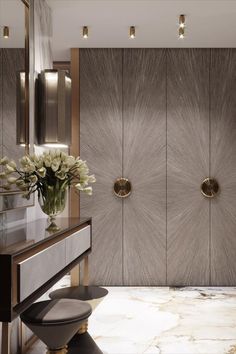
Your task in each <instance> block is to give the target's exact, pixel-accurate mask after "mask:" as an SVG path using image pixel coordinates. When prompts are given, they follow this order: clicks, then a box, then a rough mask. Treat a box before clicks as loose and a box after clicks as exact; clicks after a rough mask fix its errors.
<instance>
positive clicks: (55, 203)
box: [0, 151, 96, 221]
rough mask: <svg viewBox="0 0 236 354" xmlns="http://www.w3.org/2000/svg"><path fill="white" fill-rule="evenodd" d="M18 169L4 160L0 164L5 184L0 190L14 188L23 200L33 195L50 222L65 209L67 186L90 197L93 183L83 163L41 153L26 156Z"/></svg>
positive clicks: (91, 176) (69, 158) (61, 155)
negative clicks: (18, 191) (19, 192)
mask: <svg viewBox="0 0 236 354" xmlns="http://www.w3.org/2000/svg"><path fill="white" fill-rule="evenodd" d="M19 162H20V167H19V168H18V167H17V165H16V163H15V161H13V160H9V159H8V158H7V157H4V158H3V159H1V160H0V165H1V166H2V167H3V172H1V173H0V179H2V180H4V181H5V183H4V184H3V185H2V186H1V188H2V189H4V190H7V191H8V190H11V188H12V186H14V185H15V186H17V187H18V189H20V190H21V191H22V195H23V197H25V198H27V199H29V198H30V195H31V194H33V193H35V192H37V193H38V199H39V203H40V206H41V208H42V210H43V212H44V213H45V214H47V215H49V216H50V218H51V221H52V219H53V218H54V217H55V216H56V215H57V214H59V213H60V212H62V211H63V210H64V207H65V201H66V192H67V189H68V187H69V186H72V187H74V188H75V190H77V191H82V192H85V193H87V194H88V195H91V194H92V187H91V186H89V184H90V183H94V182H95V181H96V179H95V177H94V175H89V169H88V166H87V163H86V161H83V160H81V159H80V158H79V157H77V158H75V157H74V156H69V155H68V154H66V153H64V152H60V151H49V152H44V153H43V154H42V155H39V156H38V155H35V154H33V155H26V156H23V157H22V158H21V159H20V160H19Z"/></svg>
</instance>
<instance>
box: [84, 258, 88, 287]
mask: <svg viewBox="0 0 236 354" xmlns="http://www.w3.org/2000/svg"><path fill="white" fill-rule="evenodd" d="M83 285H84V286H88V285H89V261H88V256H86V257H85V258H84V274H83Z"/></svg>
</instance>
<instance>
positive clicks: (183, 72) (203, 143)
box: [167, 49, 210, 285]
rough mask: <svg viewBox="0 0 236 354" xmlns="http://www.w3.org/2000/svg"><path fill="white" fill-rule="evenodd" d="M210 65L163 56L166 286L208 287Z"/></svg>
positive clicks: (183, 52) (190, 56)
mask: <svg viewBox="0 0 236 354" xmlns="http://www.w3.org/2000/svg"><path fill="white" fill-rule="evenodd" d="M209 60H210V51H209V50H205V49H203V50H202V49H180V50H179V49H170V50H168V51H167V284H168V285H208V284H209V200H208V199H207V198H205V197H203V195H202V194H201V191H200V185H201V183H202V181H203V179H204V178H206V177H208V175H209Z"/></svg>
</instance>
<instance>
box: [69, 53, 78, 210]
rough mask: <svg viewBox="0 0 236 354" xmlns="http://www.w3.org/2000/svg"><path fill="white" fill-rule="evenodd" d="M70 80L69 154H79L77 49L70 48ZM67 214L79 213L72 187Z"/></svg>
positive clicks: (76, 196)
mask: <svg viewBox="0 0 236 354" xmlns="http://www.w3.org/2000/svg"><path fill="white" fill-rule="evenodd" d="M70 72H71V81H72V95H71V99H72V103H71V104H72V107H71V113H72V122H71V130H72V131H71V146H70V154H71V155H74V156H79V154H80V107H79V102H80V100H79V97H80V92H79V49H78V48H72V49H71V68H70ZM69 200H70V201H69V214H70V216H72V217H79V215H80V200H79V194H77V193H76V192H75V190H74V189H72V190H71V191H70V196H69Z"/></svg>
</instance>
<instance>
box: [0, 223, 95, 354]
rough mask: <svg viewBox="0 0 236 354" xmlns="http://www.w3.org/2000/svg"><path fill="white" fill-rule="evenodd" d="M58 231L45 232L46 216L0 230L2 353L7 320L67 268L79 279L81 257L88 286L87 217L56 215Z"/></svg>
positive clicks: (6, 347) (75, 280)
mask: <svg viewBox="0 0 236 354" xmlns="http://www.w3.org/2000/svg"><path fill="white" fill-rule="evenodd" d="M57 221H58V222H57V224H58V226H59V227H60V230H59V231H57V232H54V233H49V232H47V231H46V230H45V229H46V227H47V220H46V219H39V220H36V221H34V222H31V223H27V224H24V225H23V226H19V227H17V228H9V229H6V230H3V231H0V282H1V287H2V290H1V292H0V321H1V322H2V354H10V328H11V322H12V321H13V320H14V319H15V318H17V317H18V316H19V315H20V314H21V312H23V311H24V310H26V308H27V307H29V306H30V305H31V304H32V303H33V302H34V301H36V300H37V299H38V298H39V297H40V296H42V295H43V294H44V293H45V292H46V291H47V290H48V289H50V288H51V287H52V286H53V285H54V284H55V283H56V282H57V281H58V280H59V279H61V278H62V277H63V276H64V275H65V274H67V273H68V272H70V271H71V274H72V283H73V285H75V284H78V282H79V268H78V267H77V266H78V264H79V263H80V262H81V261H82V260H83V261H84V262H85V265H84V285H88V284H87V283H88V255H89V253H90V252H91V250H92V220H91V218H58V220H57Z"/></svg>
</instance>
